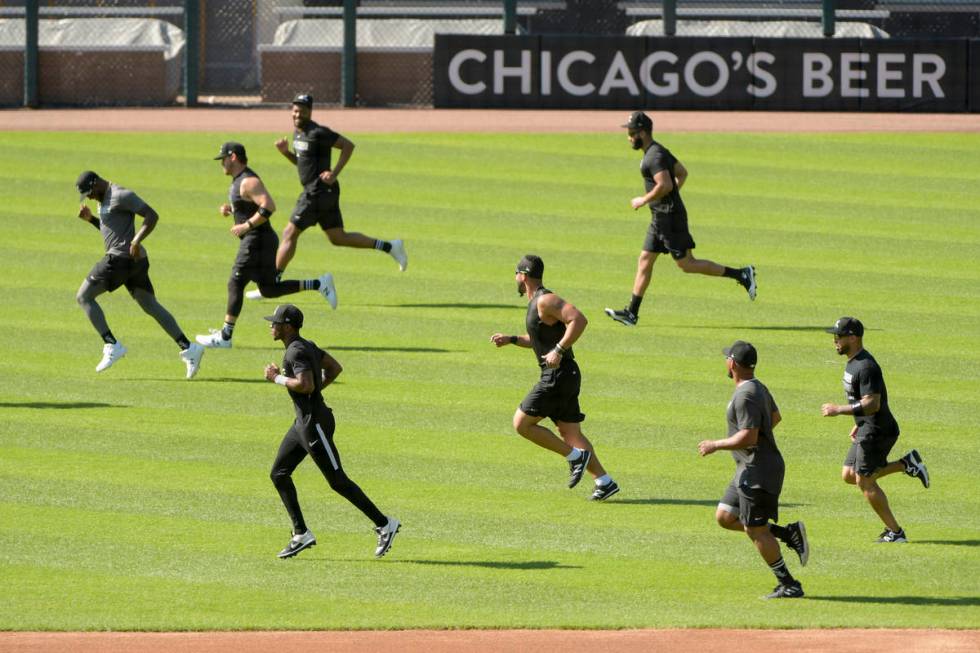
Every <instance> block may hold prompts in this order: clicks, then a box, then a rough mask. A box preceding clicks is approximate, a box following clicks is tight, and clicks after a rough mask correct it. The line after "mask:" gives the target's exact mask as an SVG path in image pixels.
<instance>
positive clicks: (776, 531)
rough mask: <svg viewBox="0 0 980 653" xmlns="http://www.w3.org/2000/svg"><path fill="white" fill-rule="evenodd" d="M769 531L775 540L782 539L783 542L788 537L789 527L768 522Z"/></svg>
mask: <svg viewBox="0 0 980 653" xmlns="http://www.w3.org/2000/svg"><path fill="white" fill-rule="evenodd" d="M769 532H770V533H772V535H773V537H775V538H776V539H777V540H782V541H783V542H785V541H786V539H787V538H788V537H789V529H788V528H786V527H785V526H780V525H779V524H769Z"/></svg>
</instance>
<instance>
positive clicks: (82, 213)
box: [78, 204, 102, 229]
mask: <svg viewBox="0 0 980 653" xmlns="http://www.w3.org/2000/svg"><path fill="white" fill-rule="evenodd" d="M78 219H79V220H82V221H83V222H87V223H89V224H90V225H92V226H93V227H95V228H96V229H101V228H102V223H101V222H100V221H99V219H98V218H97V217H95V216H94V215H92V209H90V208H88V205H86V204H82V205H81V206H80V207H79V208H78Z"/></svg>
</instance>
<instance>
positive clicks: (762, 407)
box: [725, 379, 785, 494]
mask: <svg viewBox="0 0 980 653" xmlns="http://www.w3.org/2000/svg"><path fill="white" fill-rule="evenodd" d="M778 410H779V408H778V407H777V406H776V401H775V400H774V399H773V398H772V395H771V394H770V393H769V389H768V388H767V387H766V386H765V385H763V384H762V381H760V380H759V379H749V380H748V381H743V382H742V383H740V384H739V386H738V387H737V388H735V393H734V394H733V395H732V400H731V401H730V402H728V410H727V411H726V413H725V417H726V418H727V420H728V437H731V436H733V435H735V434H736V433H738V432H739V431H741V430H742V429H759V438H758V440H757V441H756V443H755V445H754V446H751V447H748V448H747V449H732V458H734V459H735V465H736V471H735V478H736V483H737V484H738V486H739V487H743V488H751V489H761V490H765V491H766V492H769V493H770V494H779V493H780V491H781V490H782V488H783V475H784V473H785V465H784V463H783V456H782V454H780V453H779V448H778V447H776V436H775V435H774V434H773V432H772V414H773V413H774V412H776V411H778Z"/></svg>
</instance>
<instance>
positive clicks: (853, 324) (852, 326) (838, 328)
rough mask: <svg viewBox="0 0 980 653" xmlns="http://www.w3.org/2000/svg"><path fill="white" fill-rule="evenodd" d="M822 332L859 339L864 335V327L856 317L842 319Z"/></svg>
mask: <svg viewBox="0 0 980 653" xmlns="http://www.w3.org/2000/svg"><path fill="white" fill-rule="evenodd" d="M824 331H826V332H827V333H832V334H834V335H835V336H857V337H858V338H860V337H861V336H863V335H864V325H863V324H861V320H859V319H857V318H856V317H842V318H840V319H839V320H837V322H835V323H834V326H832V327H830V328H829V329H824Z"/></svg>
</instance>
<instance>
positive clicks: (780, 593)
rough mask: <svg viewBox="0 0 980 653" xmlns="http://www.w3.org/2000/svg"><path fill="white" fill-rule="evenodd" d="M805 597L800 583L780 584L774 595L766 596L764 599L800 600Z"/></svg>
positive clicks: (773, 592)
mask: <svg viewBox="0 0 980 653" xmlns="http://www.w3.org/2000/svg"><path fill="white" fill-rule="evenodd" d="M802 597H803V586H802V585H801V584H800V583H799V581H793V582H792V583H780V584H779V585H776V589H774V590H773V591H772V594H766V595H765V596H764V597H762V598H764V599H799V598H802Z"/></svg>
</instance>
